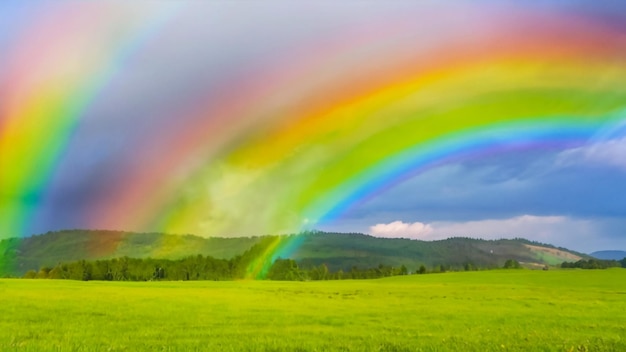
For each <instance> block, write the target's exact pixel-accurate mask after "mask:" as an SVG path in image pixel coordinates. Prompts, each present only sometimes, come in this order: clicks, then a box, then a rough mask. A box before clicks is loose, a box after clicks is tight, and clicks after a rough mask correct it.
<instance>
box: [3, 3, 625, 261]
mask: <svg viewBox="0 0 626 352" xmlns="http://www.w3.org/2000/svg"><path fill="white" fill-rule="evenodd" d="M0 23H2V27H3V30H2V31H0V52H3V53H5V54H4V55H2V57H0V170H1V171H0V240H2V239H6V238H12V237H18V238H23V237H26V236H29V235H32V234H42V233H45V232H48V231H58V230H60V229H67V228H119V229H124V230H123V231H128V232H161V233H189V234H194V235H196V236H200V237H212V236H213V237H216V236H220V235H221V236H223V237H231V236H237V235H238V234H248V233H292V232H299V231H305V230H307V229H313V228H315V229H319V230H320V231H326V232H344V233H350V232H352V233H363V234H367V235H371V236H375V237H381V238H399V236H404V237H406V238H409V239H419V240H431V241H432V240H440V239H444V238H448V237H469V238H481V239H486V240H491V239H497V238H502V237H503V236H504V238H511V239H512V238H525V239H528V240H530V241H536V242H540V243H549V244H552V245H554V246H557V247H563V248H568V249H571V250H575V251H578V252H583V253H591V252H595V251H599V250H614V249H616V248H621V249H626V233H625V232H624V228H626V197H624V196H623V195H625V194H626V182H624V181H626V87H625V86H624V84H623V82H625V81H626V65H624V63H625V57H626V39H625V38H626V26H624V25H623V23H626V4H622V3H614V2H608V3H595V2H591V1H574V2H569V3H564V2H562V1H556V0H554V1H543V2H538V3H515V2H512V1H510V2H495V1H492V0H479V1H461V2H458V3H455V5H454V6H452V5H446V4H439V3H437V2H434V1H426V2H419V3H412V2H393V3H370V2H368V3H352V2H349V3H339V4H330V3H319V2H314V1H305V2H299V3H287V2H283V1H268V2H264V3H261V4H251V3H223V2H217V3H213V2H209V3H202V2H188V1H180V2H150V1H141V0H140V1H136V2H133V3H123V2H119V1H102V2H97V3H91V2H89V3H76V2H73V1H57V2H46V1H32V2H28V3H21V2H6V3H2V4H0Z"/></svg>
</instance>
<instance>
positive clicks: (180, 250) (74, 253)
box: [0, 230, 586, 276]
mask: <svg viewBox="0 0 626 352" xmlns="http://www.w3.org/2000/svg"><path fill="white" fill-rule="evenodd" d="M297 236H300V237H301V238H300V239H299V241H298V242H299V243H301V244H300V245H299V246H298V248H297V249H296V250H295V251H294V252H293V253H290V254H289V257H290V258H291V259H295V260H296V261H297V262H298V263H299V265H300V266H301V267H302V268H310V267H313V266H318V265H320V264H326V265H327V266H328V268H329V269H330V270H331V271H336V270H340V269H341V270H344V271H347V270H350V269H351V268H352V267H355V266H356V267H358V268H371V267H377V266H378V265H379V264H384V265H391V266H398V267H399V266H401V265H405V266H406V267H407V268H408V269H409V271H415V270H417V268H418V267H419V266H420V265H425V266H426V267H427V268H429V269H430V268H435V267H440V266H442V265H443V266H444V267H445V268H446V269H463V268H465V267H467V266H469V267H470V268H471V267H480V268H493V267H501V266H502V264H503V263H504V262H505V261H506V260H507V259H515V260H517V261H519V262H521V263H523V265H525V266H527V267H543V265H545V264H549V265H555V264H559V263H561V262H563V261H576V260H579V259H581V258H586V256H585V255H584V254H580V253H575V252H572V251H568V250H566V249H563V248H555V247H552V246H550V245H544V244H538V243H533V242H530V241H527V240H523V239H513V240H495V241H487V240H479V239H470V238H451V239H447V240H442V241H418V240H408V239H383V238H375V237H371V236H368V235H363V234H341V233H323V232H307V233H303V234H299V235H297ZM261 238H262V237H239V238H219V237H214V238H203V237H198V236H193V235H168V234H162V233H132V232H121V231H95V230H68V231H57V232H48V233H46V234H43V235H38V236H32V237H27V238H22V239H17V238H13V239H6V240H3V241H0V256H1V258H0V276H7V275H15V276H21V275H23V274H24V273H25V272H26V271H28V270H31V269H33V270H37V269H39V268H41V267H42V266H55V265H56V264H57V263H59V262H71V261H77V260H82V259H85V260H97V259H108V258H118V257H124V256H127V257H133V258H147V257H151V258H167V259H178V258H182V257H185V256H190V255H196V254H202V255H205V256H212V257H215V258H224V259H228V258H232V257H234V256H237V255H241V254H243V253H244V252H245V251H246V250H248V249H250V248H251V247H252V246H254V245H255V244H257V243H259V241H260V240H261Z"/></svg>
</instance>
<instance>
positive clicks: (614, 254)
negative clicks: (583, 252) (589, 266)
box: [590, 250, 626, 260]
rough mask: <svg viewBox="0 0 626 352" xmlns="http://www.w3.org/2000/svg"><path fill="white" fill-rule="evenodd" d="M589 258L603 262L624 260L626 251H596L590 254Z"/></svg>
mask: <svg viewBox="0 0 626 352" xmlns="http://www.w3.org/2000/svg"><path fill="white" fill-rule="evenodd" d="M590 256H592V257H594V258H598V259H604V260H620V259H623V258H626V251H613V250H611V251H597V252H593V253H591V254H590Z"/></svg>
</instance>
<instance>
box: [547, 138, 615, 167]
mask: <svg viewBox="0 0 626 352" xmlns="http://www.w3.org/2000/svg"><path fill="white" fill-rule="evenodd" d="M559 163H560V164H562V165H572V164H578V163H594V164H604V165H610V166H616V167H619V168H622V169H625V170H626V137H624V138H620V139H610V140H605V141H601V142H596V143H592V144H588V145H585V146H583V147H579V148H574V149H571V150H567V151H565V152H563V153H561V155H560V158H559Z"/></svg>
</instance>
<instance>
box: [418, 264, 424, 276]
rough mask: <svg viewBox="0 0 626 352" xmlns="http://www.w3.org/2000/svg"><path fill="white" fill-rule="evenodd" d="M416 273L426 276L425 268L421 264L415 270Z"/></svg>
mask: <svg viewBox="0 0 626 352" xmlns="http://www.w3.org/2000/svg"><path fill="white" fill-rule="evenodd" d="M417 272H418V273H420V274H426V267H425V266H424V265H423V264H422V265H420V268H419V269H418V270H417Z"/></svg>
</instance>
